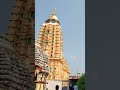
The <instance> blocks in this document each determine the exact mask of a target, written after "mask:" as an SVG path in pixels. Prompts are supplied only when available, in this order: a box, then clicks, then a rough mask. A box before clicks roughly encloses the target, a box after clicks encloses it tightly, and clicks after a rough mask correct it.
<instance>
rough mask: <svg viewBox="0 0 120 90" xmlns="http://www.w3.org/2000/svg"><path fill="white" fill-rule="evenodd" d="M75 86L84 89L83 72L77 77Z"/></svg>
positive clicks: (80, 89)
mask: <svg viewBox="0 0 120 90" xmlns="http://www.w3.org/2000/svg"><path fill="white" fill-rule="evenodd" d="M77 86H78V89H79V90H85V74H83V75H82V76H81V77H80V78H79V80H78V82H77Z"/></svg>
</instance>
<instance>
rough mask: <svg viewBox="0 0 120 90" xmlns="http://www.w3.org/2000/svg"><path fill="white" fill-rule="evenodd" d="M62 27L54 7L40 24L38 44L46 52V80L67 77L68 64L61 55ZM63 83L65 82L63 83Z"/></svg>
mask: <svg viewBox="0 0 120 90" xmlns="http://www.w3.org/2000/svg"><path fill="white" fill-rule="evenodd" d="M62 36H63V34H62V29H61V26H60V22H59V19H58V17H57V16H56V9H54V11H53V13H52V15H51V16H50V17H49V18H48V19H47V20H46V21H45V23H43V24H42V26H41V29H40V33H39V36H38V41H37V42H38V44H39V45H40V46H41V48H42V49H43V50H44V51H45V52H47V53H48V56H49V61H50V65H49V67H50V68H49V69H50V73H49V75H48V77H47V79H48V80H61V81H67V80H68V79H69V74H70V70H69V65H68V63H67V60H66V59H65V58H64V56H63V50H62V46H63V38H62ZM63 84H64V85H65V83H63Z"/></svg>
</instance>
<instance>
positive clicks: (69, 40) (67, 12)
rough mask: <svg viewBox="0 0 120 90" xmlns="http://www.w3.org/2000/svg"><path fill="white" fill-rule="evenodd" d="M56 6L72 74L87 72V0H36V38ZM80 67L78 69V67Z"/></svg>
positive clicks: (64, 48) (64, 51)
mask: <svg viewBox="0 0 120 90" xmlns="http://www.w3.org/2000/svg"><path fill="white" fill-rule="evenodd" d="M54 8H56V12H57V13H56V14H57V17H58V19H59V21H60V23H61V27H62V32H63V40H64V43H63V55H64V57H65V59H67V61H68V63H69V65H70V70H71V75H75V73H76V71H78V72H80V73H84V72H85V0H35V39H36V40H37V38H38V34H39V31H40V28H41V25H42V24H43V23H44V22H45V20H46V19H48V17H49V16H50V15H51V14H52V11H53V9H54ZM77 68H78V69H77Z"/></svg>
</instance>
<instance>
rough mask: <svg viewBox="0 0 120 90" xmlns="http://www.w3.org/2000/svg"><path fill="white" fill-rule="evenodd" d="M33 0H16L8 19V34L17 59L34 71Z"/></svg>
mask: <svg viewBox="0 0 120 90" xmlns="http://www.w3.org/2000/svg"><path fill="white" fill-rule="evenodd" d="M34 2H35V1H34V0H16V1H15V5H14V6H13V10H12V13H11V16H10V19H9V25H8V31H7V33H6V35H7V36H8V38H9V40H10V43H11V45H12V46H13V47H14V49H15V50H16V51H17V54H18V56H19V59H20V60H22V61H23V62H24V63H25V65H26V66H27V67H28V68H29V69H30V71H31V73H33V76H34V71H35V54H34V53H35V44H34V43H35V40H34V14H35V13H34V11H35V10H34V7H35V6H34Z"/></svg>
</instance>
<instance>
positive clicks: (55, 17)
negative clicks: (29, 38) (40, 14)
mask: <svg viewBox="0 0 120 90" xmlns="http://www.w3.org/2000/svg"><path fill="white" fill-rule="evenodd" d="M49 19H55V20H57V21H58V18H57V16H56V15H52V16H50V17H49Z"/></svg>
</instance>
